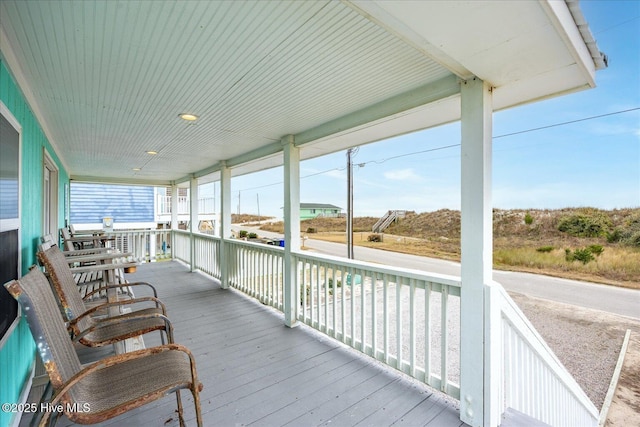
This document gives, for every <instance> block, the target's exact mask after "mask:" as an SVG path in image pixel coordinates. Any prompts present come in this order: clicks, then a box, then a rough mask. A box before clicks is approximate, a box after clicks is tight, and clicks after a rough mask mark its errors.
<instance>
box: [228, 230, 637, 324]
mask: <svg viewBox="0 0 640 427" xmlns="http://www.w3.org/2000/svg"><path fill="white" fill-rule="evenodd" d="M234 228H235V227H234ZM243 229H248V228H247V227H243ZM258 233H259V235H261V236H265V237H279V236H281V235H279V234H276V233H268V232H265V231H262V230H259V231H258ZM304 245H305V247H306V248H307V249H309V250H313V251H315V252H318V253H323V254H327V255H338V256H346V253H347V250H346V245H344V244H341V243H332V242H325V241H322V240H312V239H308V240H306V241H305V244H304ZM353 251H354V257H355V259H357V260H360V261H368V262H374V263H378V264H384V265H393V266H398V267H403V268H413V269H417V270H423V271H428V272H433V273H440V274H450V275H455V276H459V275H460V264H459V263H457V262H452V261H445V260H439V259H434V258H427V257H421V256H416V255H407V254H400V253H397V252H388V251H382V250H379V249H371V248H364V247H361V246H356V247H354V249H353ZM493 278H494V279H495V280H496V281H497V282H499V283H501V284H502V286H504V288H505V289H506V290H507V291H509V292H518V293H522V294H525V295H529V296H532V297H536V298H543V299H548V300H551V301H556V302H561V303H565V304H571V305H577V306H580V307H585V308H590V309H596V310H602V311H606V312H609V313H613V314H618V315H622V316H627V317H631V318H634V319H636V320H640V290H634V289H626V288H618V287H615V286H607V285H600V284H597V283H589V282H581V281H577V280H568V279H559V278H555V277H550V276H542V275H538V274H529V273H516V272H508V271H497V270H496V271H494V273H493Z"/></svg>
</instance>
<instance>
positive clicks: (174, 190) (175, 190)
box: [171, 184, 178, 230]
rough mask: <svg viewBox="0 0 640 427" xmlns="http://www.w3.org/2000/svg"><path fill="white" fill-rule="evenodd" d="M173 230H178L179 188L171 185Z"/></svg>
mask: <svg viewBox="0 0 640 427" xmlns="http://www.w3.org/2000/svg"><path fill="white" fill-rule="evenodd" d="M171 229H172V230H177V229H178V186H177V185H175V184H172V185H171Z"/></svg>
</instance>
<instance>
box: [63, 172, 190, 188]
mask: <svg viewBox="0 0 640 427" xmlns="http://www.w3.org/2000/svg"><path fill="white" fill-rule="evenodd" d="M69 179H70V180H71V181H76V182H90V183H100V184H127V185H151V186H159V187H168V186H170V185H172V184H174V183H175V182H174V181H169V180H162V179H140V178H113V177H111V178H105V177H97V176H86V175H71V176H70V177H69ZM189 179H191V175H189V177H188V178H187V179H186V180H185V181H188V180H189Z"/></svg>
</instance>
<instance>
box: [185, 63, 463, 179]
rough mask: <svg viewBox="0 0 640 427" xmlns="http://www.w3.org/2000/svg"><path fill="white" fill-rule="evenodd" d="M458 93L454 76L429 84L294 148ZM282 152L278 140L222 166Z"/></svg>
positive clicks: (313, 133)
mask: <svg viewBox="0 0 640 427" xmlns="http://www.w3.org/2000/svg"><path fill="white" fill-rule="evenodd" d="M458 93H460V84H459V81H458V78H457V77H456V76H454V75H450V76H447V77H444V78H442V79H440V80H438V81H437V82H433V83H429V84H426V85H424V86H421V87H419V88H417V89H414V90H411V91H408V92H405V93H402V94H400V95H396V96H393V97H391V98H389V99H386V100H384V101H381V102H378V103H376V104H373V105H371V106H369V107H366V108H363V109H362V110H358V111H355V112H353V113H351V114H347V115H346V116H342V117H339V118H337V119H335V120H332V121H329V122H327V123H324V124H321V125H319V126H316V127H314V128H312V129H309V130H306V131H303V132H301V133H299V134H297V135H295V138H294V139H295V145H296V146H297V147H299V146H301V145H304V144H307V143H310V142H314V141H316V140H318V139H321V138H326V137H329V136H331V135H335V134H337V133H340V132H344V131H345V130H348V129H353V128H356V127H359V126H363V125H366V124H367V123H372V122H375V121H377V120H382V119H385V118H387V117H389V116H393V115H396V114H400V113H404V112H406V111H409V110H412V109H414V108H418V107H421V106H423V105H426V104H430V103H432V102H436V101H439V100H441V99H444V98H447V97H450V96H453V95H457V94H458ZM281 152H282V144H281V142H280V141H278V142H274V143H272V144H269V145H266V146H263V147H260V148H258V149H255V150H253V151H249V152H248V153H245V154H242V155H240V156H237V157H233V158H230V159H227V160H226V162H225V163H226V166H227V167H230V168H233V167H234V166H239V165H242V164H245V163H249V162H252V161H255V160H258V159H261V158H264V157H269V156H272V155H276V154H279V153H281ZM220 169H221V164H220V163H216V164H215V165H212V166H210V167H208V168H206V169H202V170H199V171H197V172H194V173H193V175H187V176H184V177H183V178H180V179H178V180H176V181H175V182H177V183H181V182H187V181H189V179H191V177H192V176H195V177H198V178H199V177H202V176H205V175H209V174H211V173H214V172H218V171H220Z"/></svg>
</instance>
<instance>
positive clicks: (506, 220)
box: [262, 208, 640, 289]
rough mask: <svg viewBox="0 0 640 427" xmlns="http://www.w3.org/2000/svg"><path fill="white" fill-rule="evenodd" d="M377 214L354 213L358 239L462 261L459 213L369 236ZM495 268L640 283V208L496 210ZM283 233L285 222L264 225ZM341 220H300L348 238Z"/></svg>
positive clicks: (406, 222) (409, 221) (407, 221)
mask: <svg viewBox="0 0 640 427" xmlns="http://www.w3.org/2000/svg"><path fill="white" fill-rule="evenodd" d="M375 221H377V218H354V226H353V228H354V244H355V245H359V246H367V247H372V248H378V249H384V250H389V251H395V252H402V253H410V254H415V255H422V256H428V257H434V258H442V259H449V260H459V259H460V213H459V212H458V211H452V210H440V211H436V212H427V213H422V214H416V213H408V214H407V216H406V217H405V218H404V219H402V220H400V221H399V222H397V223H396V224H394V225H392V226H391V227H389V228H388V229H387V230H386V231H385V233H384V234H383V235H381V236H380V237H381V238H382V241H381V242H377V241H370V236H372V234H373V233H371V227H372V225H373V224H374V223H375ZM493 225H494V230H493V232H494V267H495V268H497V269H501V270H511V271H525V272H531V273H537V274H546V275H550V276H556V277H564V278H569V279H578V280H587V281H591V282H597V283H605V284H610V285H616V286H624V287H630V288H635V289H640V209H620V210H612V211H603V210H597V209H590V208H567V209H559V210H494V220H493ZM262 228H263V229H265V230H270V231H280V232H281V231H282V228H283V225H282V223H279V224H278V223H276V224H270V225H268V226H263V227H262ZM345 229H346V223H345V219H344V218H318V219H314V220H307V221H303V222H302V223H301V231H302V232H303V234H306V235H307V236H308V237H310V238H314V239H320V240H329V241H334V242H345V241H346V235H345V232H344V230H345Z"/></svg>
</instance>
